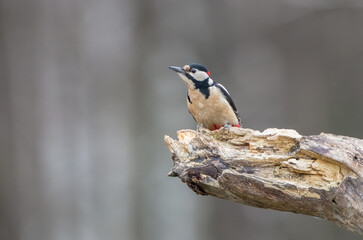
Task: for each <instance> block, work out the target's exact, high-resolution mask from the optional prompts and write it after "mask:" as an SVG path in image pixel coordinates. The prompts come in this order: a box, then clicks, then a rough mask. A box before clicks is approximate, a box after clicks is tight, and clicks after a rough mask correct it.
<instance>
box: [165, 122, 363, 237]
mask: <svg viewBox="0 0 363 240" xmlns="http://www.w3.org/2000/svg"><path fill="white" fill-rule="evenodd" d="M177 137H178V140H173V139H172V138H170V137H169V136H165V142H166V144H167V146H168V148H169V150H170V151H171V153H172V159H173V167H172V170H171V172H170V173H169V176H174V177H176V176H177V177H179V178H180V179H181V180H182V181H183V182H184V183H186V184H187V185H188V186H189V188H190V189H192V190H193V191H194V192H196V193H197V194H201V195H211V196H215V197H218V198H222V199H227V200H231V201H235V202H239V203H243V204H246V205H250V206H254V207H260V208H270V209H276V210H280V211H288V212H294V213H302V214H306V215H311V216H316V217H320V218H324V219H327V220H329V221H331V222H334V223H335V224H337V225H339V226H341V227H344V228H346V229H348V230H351V231H354V232H357V233H359V234H361V235H363V140H361V139H357V138H352V137H345V136H338V135H333V134H325V133H321V134H320V135H316V136H301V135H300V134H298V133H297V132H296V131H295V130H287V129H267V130H265V131H263V132H262V133H261V132H259V131H254V130H251V129H243V128H231V129H230V132H227V131H226V130H223V129H220V130H217V131H209V130H207V129H201V130H200V131H194V130H180V131H178V133H177Z"/></svg>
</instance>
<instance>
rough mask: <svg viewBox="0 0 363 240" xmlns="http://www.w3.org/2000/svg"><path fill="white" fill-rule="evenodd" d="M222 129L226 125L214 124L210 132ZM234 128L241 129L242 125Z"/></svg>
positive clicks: (236, 125) (235, 125)
mask: <svg viewBox="0 0 363 240" xmlns="http://www.w3.org/2000/svg"><path fill="white" fill-rule="evenodd" d="M222 127H224V125H217V124H213V126H212V128H211V129H209V130H212V131H214V130H217V129H220V128H222ZM232 127H238V128H240V127H241V125H239V124H234V125H232Z"/></svg>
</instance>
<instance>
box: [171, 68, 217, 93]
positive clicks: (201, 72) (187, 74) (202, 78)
mask: <svg viewBox="0 0 363 240" xmlns="http://www.w3.org/2000/svg"><path fill="white" fill-rule="evenodd" d="M169 68H170V69H171V70H173V71H175V72H176V73H177V74H178V75H179V76H180V78H181V79H182V80H183V81H184V82H185V83H186V84H187V86H188V87H191V88H196V87H198V86H200V85H201V84H202V85H209V86H210V85H213V80H212V79H211V78H210V73H209V71H208V69H207V68H206V67H204V66H203V65H201V64H198V63H191V64H187V65H185V66H184V67H176V66H169Z"/></svg>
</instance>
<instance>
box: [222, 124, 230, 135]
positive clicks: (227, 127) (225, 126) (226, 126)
mask: <svg viewBox="0 0 363 240" xmlns="http://www.w3.org/2000/svg"><path fill="white" fill-rule="evenodd" d="M231 127H232V125H231V124H229V123H226V124H225V125H224V126H223V132H224V130H225V129H228V133H229V131H230V130H231Z"/></svg>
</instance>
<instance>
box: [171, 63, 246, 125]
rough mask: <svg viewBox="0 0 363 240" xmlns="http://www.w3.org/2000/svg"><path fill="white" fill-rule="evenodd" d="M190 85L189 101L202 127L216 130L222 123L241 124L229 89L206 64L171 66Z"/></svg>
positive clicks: (191, 109) (195, 117)
mask: <svg viewBox="0 0 363 240" xmlns="http://www.w3.org/2000/svg"><path fill="white" fill-rule="evenodd" d="M169 68H170V69H171V70H174V71H175V72H176V73H177V74H178V75H179V76H180V77H181V79H182V80H183V81H184V82H185V84H186V85H187V88H188V89H187V104H188V110H189V112H190V114H191V115H192V116H193V118H194V120H195V121H196V122H197V124H198V128H199V127H205V128H208V129H209V130H216V129H219V128H221V127H224V128H228V130H229V128H230V127H231V126H232V127H241V126H242V125H241V118H240V116H239V114H238V110H237V108H236V105H235V104H234V102H233V100H232V98H231V96H230V94H229V93H228V91H227V90H226V89H225V88H224V87H223V86H222V85H221V84H219V83H216V82H214V81H213V80H212V78H211V77H210V73H209V71H208V70H207V68H206V67H204V66H203V65H200V64H198V63H192V64H188V65H185V66H184V67H182V68H181V67H176V66H169Z"/></svg>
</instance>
